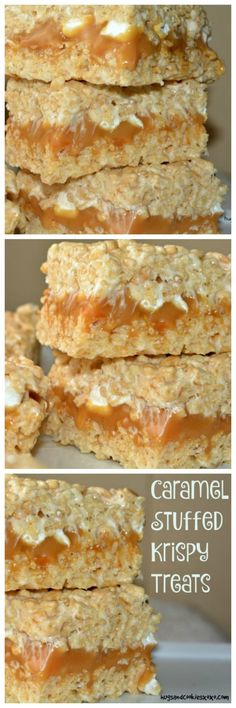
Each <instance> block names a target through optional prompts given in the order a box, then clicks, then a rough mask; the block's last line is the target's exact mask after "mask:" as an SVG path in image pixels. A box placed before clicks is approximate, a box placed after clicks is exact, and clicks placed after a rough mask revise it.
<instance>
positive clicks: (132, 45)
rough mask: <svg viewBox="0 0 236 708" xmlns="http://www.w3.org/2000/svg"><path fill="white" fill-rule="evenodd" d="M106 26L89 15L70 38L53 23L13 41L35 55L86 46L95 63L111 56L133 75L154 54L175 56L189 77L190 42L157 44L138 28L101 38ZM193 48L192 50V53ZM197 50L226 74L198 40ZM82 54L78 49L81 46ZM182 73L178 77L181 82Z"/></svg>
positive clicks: (171, 39)
mask: <svg viewBox="0 0 236 708" xmlns="http://www.w3.org/2000/svg"><path fill="white" fill-rule="evenodd" d="M105 25H106V22H102V23H99V24H96V22H95V18H94V17H93V16H92V15H90V16H87V17H86V18H85V22H84V25H82V26H80V27H77V28H76V29H75V28H74V29H73V32H72V31H70V32H69V34H70V36H68V33H67V36H66V35H65V34H64V32H65V31H66V30H65V27H64V32H63V30H62V29H60V27H59V26H58V25H57V23H56V22H55V21H54V20H53V19H48V20H46V22H38V23H36V24H35V26H34V27H33V28H32V30H31V31H30V32H20V33H16V34H13V36H12V37H11V41H12V42H13V43H14V44H15V45H16V46H17V45H18V46H20V47H22V48H26V49H29V50H34V51H38V52H41V51H44V50H47V49H48V50H50V52H53V53H54V54H58V53H60V52H61V51H62V50H63V51H64V53H65V52H66V51H67V50H70V47H71V45H72V46H73V45H75V46H78V45H80V44H82V45H83V48H84V47H86V49H87V52H89V54H90V56H91V57H92V59H93V60H94V61H97V62H99V60H100V59H101V58H102V59H105V58H106V56H107V55H108V54H111V53H112V55H113V58H114V59H115V62H116V64H117V66H118V67H119V68H122V69H127V70H128V71H134V70H135V68H136V66H137V64H138V62H139V60H140V59H142V58H144V59H145V58H147V57H149V56H152V55H155V54H161V55H163V57H165V59H166V57H168V55H169V54H172V53H174V54H175V56H176V57H177V58H178V61H180V62H181V71H182V72H185V73H186V75H188V69H189V46H188V42H187V38H186V37H185V36H183V35H181V36H178V35H175V34H174V33H173V32H169V34H168V35H166V36H165V37H162V38H161V39H160V38H159V37H158V38H157V39H158V42H157V43H154V42H152V41H151V40H150V39H149V38H148V36H147V35H146V34H145V33H144V32H142V30H140V29H139V28H138V27H136V26H135V25H134V26H133V27H132V28H129V30H127V32H126V33H124V35H123V36H121V37H117V38H114V37H108V36H105V35H102V34H101V31H102V29H103V28H104V26H105ZM191 48H192V46H191V47H190V49H191ZM193 48H195V49H198V51H199V52H200V53H201V54H202V55H203V56H204V59H205V61H208V62H210V61H215V60H217V61H218V74H221V73H223V71H224V67H223V64H222V63H221V62H220V61H219V60H218V58H217V56H216V54H215V52H214V51H213V50H211V49H209V47H208V46H207V45H206V44H205V43H204V42H203V41H202V40H201V39H200V38H198V39H197V40H196V42H195V43H194V47H193ZM78 50H79V46H78ZM178 75H179V73H177V78H178Z"/></svg>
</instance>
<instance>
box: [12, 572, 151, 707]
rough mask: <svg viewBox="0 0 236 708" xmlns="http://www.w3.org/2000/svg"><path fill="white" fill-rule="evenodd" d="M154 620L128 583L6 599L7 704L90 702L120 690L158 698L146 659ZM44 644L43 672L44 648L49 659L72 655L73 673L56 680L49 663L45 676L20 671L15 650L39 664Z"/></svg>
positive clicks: (140, 591) (137, 589)
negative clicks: (33, 654)
mask: <svg viewBox="0 0 236 708" xmlns="http://www.w3.org/2000/svg"><path fill="white" fill-rule="evenodd" d="M159 619H160V618H159V615H156V614H155V613H154V612H153V610H152V609H151V607H150V606H149V605H148V602H147V597H146V595H145V593H144V591H143V589H142V588H141V587H136V586H134V585H121V586H120V587H117V588H107V589H103V590H92V591H83V590H74V591H69V590H63V591H61V592H60V591H59V592H56V591H51V592H49V593H47V592H34V593H30V592H28V591H21V592H19V593H14V594H10V595H9V594H8V595H7V597H6V638H7V658H8V661H7V665H6V699H7V702H19V703H21V702H23V703H25V702H26V703H27V702H36V703H37V702H39V703H44V702H46V703H47V702H49V703H54V702H58V703H63V702H66V703H67V702H68V703H71V702H72V703H75V702H83V701H85V702H91V701H93V702H94V701H95V702H96V701H98V700H101V699H104V698H106V697H107V698H114V697H118V696H120V695H122V693H123V692H124V691H128V692H129V693H133V694H136V693H138V692H139V691H143V692H145V693H151V694H153V695H157V694H158V693H159V685H158V683H157V681H156V680H155V668H154V666H153V665H152V662H151V657H150V653H151V649H152V647H153V646H155V644H156V640H155V638H154V636H153V632H155V630H156V627H157V625H158V623H159ZM42 645H43V646H44V655H43V654H42V657H43V656H44V668H45V653H46V652H45V646H46V647H47V652H48V655H49V654H50V652H52V651H53V650H55V648H56V649H57V651H58V649H60V651H64V652H65V662H66V660H67V657H66V653H67V652H68V651H73V650H74V651H77V655H78V668H77V670H76V669H75V668H74V671H71V672H70V673H67V672H66V671H64V672H63V674H62V675H60V674H59V672H58V669H57V668H55V664H54V670H53V669H52V670H51V674H50V673H49V676H47V677H45V676H44V673H41V676H40V675H39V674H38V675H37V672H35V671H34V675H32V673H30V672H29V671H27V668H26V666H25V665H24V664H23V665H21V667H20V673H19V670H17V669H16V665H15V657H14V661H13V651H14V654H15V655H16V654H17V653H18V654H21V655H22V653H23V652H24V650H25V649H26V648H27V652H28V657H30V652H33V651H34V652H36V656H37V657H38V665H39V662H40V658H41V653H40V650H41V647H42ZM36 647H37V650H36ZM42 652H43V649H42ZM122 654H123V655H124V658H126V661H125V662H124V659H123V657H122ZM71 656H72V655H71ZM101 659H102V660H101ZM122 659H123V663H122ZM28 661H29V659H28ZM41 661H42V660H41ZM34 666H35V665H34Z"/></svg>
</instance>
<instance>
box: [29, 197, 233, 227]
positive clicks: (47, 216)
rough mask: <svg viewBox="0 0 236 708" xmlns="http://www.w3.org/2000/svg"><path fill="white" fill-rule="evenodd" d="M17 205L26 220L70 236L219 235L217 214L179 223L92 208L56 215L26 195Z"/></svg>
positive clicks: (128, 212)
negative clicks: (33, 218) (36, 220)
mask: <svg viewBox="0 0 236 708" xmlns="http://www.w3.org/2000/svg"><path fill="white" fill-rule="evenodd" d="M20 204H21V205H22V208H23V211H25V213H26V215H27V214H28V215H29V218H30V217H31V216H32V213H33V214H34V215H35V216H37V217H38V218H39V220H40V221H41V224H42V226H43V228H44V229H45V230H46V231H49V233H50V232H53V231H55V230H56V228H57V224H59V225H60V226H64V227H65V228H66V230H67V231H68V232H69V233H71V234H76V233H89V232H90V233H96V232H99V229H100V231H101V232H102V233H105V234H186V233H193V234H196V233H204V232H205V233H207V232H209V233H216V234H217V233H218V219H219V216H220V214H211V215H209V216H199V217H197V218H196V219H192V218H190V217H184V218H181V219H177V218H173V219H165V218H163V217H162V216H160V215H156V216H148V217H143V216H140V215H137V212H136V211H125V210H124V209H110V210H109V212H108V211H107V213H106V214H102V213H101V212H99V211H98V209H96V208H95V207H88V208H87V209H82V210H79V209H76V208H75V213H74V211H73V212H72V213H71V215H70V214H68V211H63V210H61V211H60V212H58V210H57V209H55V207H48V208H46V209H42V208H41V207H40V204H39V202H38V200H37V199H36V198H35V197H31V196H30V195H29V194H26V193H23V192H22V193H21V195H20Z"/></svg>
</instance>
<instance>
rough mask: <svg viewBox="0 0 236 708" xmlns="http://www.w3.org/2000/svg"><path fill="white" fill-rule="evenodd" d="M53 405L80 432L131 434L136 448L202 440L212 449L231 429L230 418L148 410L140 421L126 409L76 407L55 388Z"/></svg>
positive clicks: (70, 396) (84, 405) (135, 414)
mask: <svg viewBox="0 0 236 708" xmlns="http://www.w3.org/2000/svg"><path fill="white" fill-rule="evenodd" d="M52 393H53V397H54V405H55V407H56V409H57V410H58V413H59V414H61V413H62V414H66V415H70V416H71V417H72V418H73V419H74V421H75V424H76V426H77V428H78V430H84V431H86V430H87V431H88V430H89V429H90V426H91V423H94V422H95V423H98V424H99V426H100V428H101V429H102V430H104V431H106V432H108V433H111V434H112V433H113V432H114V431H117V430H119V429H125V430H128V431H129V433H130V434H131V435H133V436H134V438H135V442H136V443H137V445H139V444H143V437H147V438H148V439H149V441H152V444H153V442H156V443H157V444H158V445H162V446H164V445H167V444H168V443H172V442H175V443H178V444H179V445H182V444H185V442H186V441H187V440H196V439H198V438H203V439H204V440H207V448H209V449H210V446H211V440H212V438H213V437H214V436H215V435H218V434H219V433H223V434H225V435H228V434H229V433H230V429H231V417H230V416H229V415H227V416H225V417H222V416H220V415H218V416H215V417H213V416H204V415H201V414H192V415H191V414H187V415H185V416H181V415H180V414H179V413H173V411H171V410H169V409H165V408H163V409H158V408H156V409H155V408H150V407H149V408H148V407H147V406H146V408H144V409H143V411H142V414H141V415H140V417H139V416H138V414H137V413H135V412H133V411H132V409H131V408H130V407H129V406H128V405H126V404H123V405H120V406H114V407H112V406H109V405H108V406H104V411H103V410H102V407H95V406H94V407H91V406H90V405H89V404H83V405H81V406H79V407H78V406H76V404H75V403H74V400H73V396H72V395H71V394H69V393H67V392H65V391H64V390H63V389H62V388H60V387H53V390H52Z"/></svg>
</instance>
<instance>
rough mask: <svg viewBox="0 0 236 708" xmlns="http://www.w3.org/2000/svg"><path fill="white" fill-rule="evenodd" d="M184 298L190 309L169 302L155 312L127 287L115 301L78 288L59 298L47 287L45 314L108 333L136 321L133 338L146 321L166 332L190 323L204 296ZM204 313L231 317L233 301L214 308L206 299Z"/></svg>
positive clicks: (219, 316)
mask: <svg viewBox="0 0 236 708" xmlns="http://www.w3.org/2000/svg"><path fill="white" fill-rule="evenodd" d="M183 300H184V302H185V303H186V305H187V306H188V310H187V311H185V310H183V309H180V308H179V307H177V306H176V305H174V303H173V302H168V301H167V302H164V303H163V305H161V307H158V308H156V309H154V310H153V311H151V310H147V309H146V308H144V307H142V305H141V304H140V302H138V300H133V298H132V297H131V295H130V293H129V289H128V288H127V287H125V288H124V290H123V291H121V292H120V293H117V294H115V293H114V295H113V299H112V301H111V300H108V299H104V300H99V299H98V298H95V297H90V298H87V299H86V298H83V297H81V296H80V295H79V293H78V292H76V291H75V292H72V293H70V294H66V295H64V296H63V297H60V298H59V297H58V298H56V297H55V296H54V295H53V294H51V292H50V290H45V291H44V314H45V316H46V317H48V316H50V314H49V313H50V312H51V309H53V313H54V316H55V317H57V318H59V319H60V321H61V323H63V322H65V323H67V324H68V322H70V323H71V322H72V323H73V324H74V325H75V326H76V324H77V323H78V321H80V323H81V326H82V328H83V330H84V331H85V332H89V331H90V330H91V329H92V328H94V327H96V328H97V329H98V328H99V330H102V331H104V332H113V330H116V329H118V327H122V326H124V325H127V326H129V327H132V324H135V329H134V330H132V329H131V330H130V332H129V337H131V336H132V333H133V332H134V334H137V326H138V322H145V323H146V325H147V326H150V327H152V328H153V329H154V330H156V331H157V332H158V333H159V334H163V333H164V332H165V331H166V330H168V329H175V328H176V326H177V322H178V321H179V320H183V321H184V322H185V323H187V326H188V323H189V320H190V319H191V318H193V317H197V316H199V310H200V305H201V298H198V297H195V298H191V297H187V296H184V297H183ZM204 315H205V317H208V318H210V321H212V319H219V320H220V319H221V318H222V317H225V316H226V317H229V315H230V303H229V302H227V301H226V300H225V299H224V300H221V301H220V302H219V303H218V306H217V308H215V309H214V308H212V307H210V306H208V305H207V302H205V306H204ZM206 327H207V321H206Z"/></svg>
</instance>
